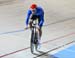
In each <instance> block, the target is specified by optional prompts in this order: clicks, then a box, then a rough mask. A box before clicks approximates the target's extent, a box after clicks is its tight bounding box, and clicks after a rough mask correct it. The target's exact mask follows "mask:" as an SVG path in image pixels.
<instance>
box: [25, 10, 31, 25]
mask: <svg viewBox="0 0 75 58" xmlns="http://www.w3.org/2000/svg"><path fill="white" fill-rule="evenodd" d="M30 15H31V11H30V10H28V13H27V17H26V26H28V23H29V19H30Z"/></svg>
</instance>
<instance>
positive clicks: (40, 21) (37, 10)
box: [26, 7, 44, 27]
mask: <svg viewBox="0 0 75 58" xmlns="http://www.w3.org/2000/svg"><path fill="white" fill-rule="evenodd" d="M31 14H32V11H31V10H30V9H29V10H28V13H27V17H26V26H28V23H29V19H30V16H31ZM35 15H37V16H40V18H39V23H38V25H39V26H40V27H42V26H43V23H44V11H43V9H42V8H41V7H37V8H36V13H35Z"/></svg>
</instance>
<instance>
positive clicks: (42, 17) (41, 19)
mask: <svg viewBox="0 0 75 58" xmlns="http://www.w3.org/2000/svg"><path fill="white" fill-rule="evenodd" d="M43 23H44V16H43V15H42V16H41V18H40V22H39V26H40V27H41V26H42V25H43Z"/></svg>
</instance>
